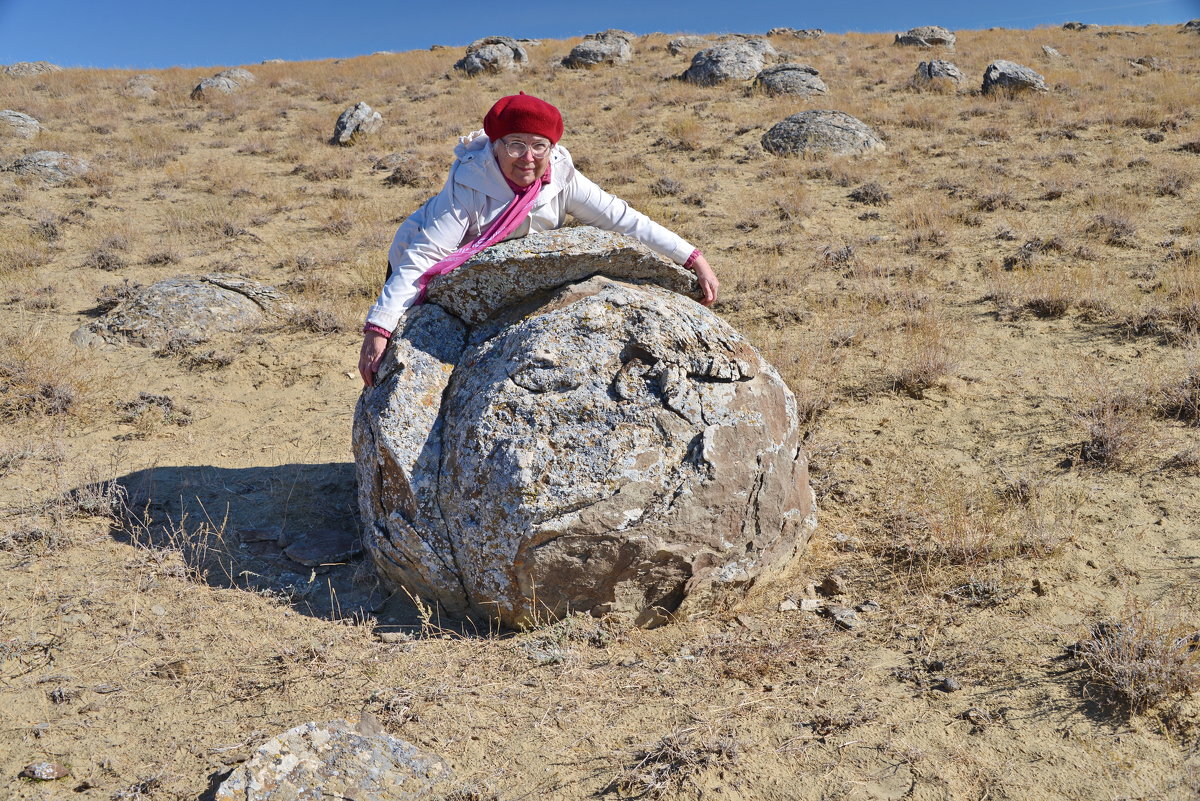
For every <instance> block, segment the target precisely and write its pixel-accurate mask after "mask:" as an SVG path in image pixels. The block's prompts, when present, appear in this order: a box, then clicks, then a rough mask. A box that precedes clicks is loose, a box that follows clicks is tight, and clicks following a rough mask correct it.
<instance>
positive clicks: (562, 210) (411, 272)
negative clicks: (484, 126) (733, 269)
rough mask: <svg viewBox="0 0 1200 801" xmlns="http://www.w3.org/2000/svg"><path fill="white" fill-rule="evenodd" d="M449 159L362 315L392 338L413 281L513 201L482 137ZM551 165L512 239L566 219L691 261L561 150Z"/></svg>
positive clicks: (688, 248) (683, 246) (400, 236)
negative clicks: (446, 173) (437, 188)
mask: <svg viewBox="0 0 1200 801" xmlns="http://www.w3.org/2000/svg"><path fill="white" fill-rule="evenodd" d="M454 155H455V156H456V157H457V160H456V161H455V162H454V164H453V165H452V166H451V167H450V177H449V178H448V179H447V180H446V186H445V187H444V188H443V189H442V191H441V192H439V193H438V194H436V195H434V196H433V197H431V198H430V199H429V200H427V201H425V205H423V206H421V208H419V209H417V210H416V211H415V212H413V214H412V215H411V216H410V217H409V218H408V219H407V220H405V221H404V222H403V223H401V225H400V228H399V230H397V231H396V236H395V238H394V239H393V240H392V247H391V249H390V250H389V251H388V263H389V264H391V265H392V277H391V278H390V279H388V281H387V283H385V284H384V285H383V291H382V292H381V293H380V294H379V298H378V299H377V300H376V301H375V303H374V305H372V306H371V310H370V312H368V314H367V322H368V323H370V324H372V325H377V326H380V327H382V328H386V329H387V330H388V331H393V330H395V328H396V326H397V325H398V324H399V322H400V316H401V315H402V314H403V313H404V311H405V310H406V309H408V308H409V307H410V306H412V305H413V302H414V301H415V300H416V298H417V294H418V289H417V279H419V278H420V277H421V276H422V275H423V274H424V273H425V271H426V270H428V269H429V268H430V267H432V266H433V265H434V264H436V263H437V262H439V261H441V260H442V259H444V258H445V257H446V256H448V255H450V254H451V253H452V252H454V251H455V250H458V248H460V247H462V246H463V245H465V244H466V243H468V242H470V241H472V240H473V239H475V238H476V237H478V236H479V234H480V232H481V231H483V230H485V229H486V228H487V226H488V225H489V224H490V223H491V222H492V220H494V219H495V218H496V217H497V216H499V214H500V212H502V211H503V210H504V208H505V207H506V206H507V205H508V204H509V202H511V201H512V199H513V191H512V189H510V188H509V186H508V183H507V182H506V181H505V180H504V174H503V173H501V172H500V165H499V164H497V163H496V158H495V156H493V155H492V147H491V141H490V140H489V139H488V138H487V137H486V136H484V134H483V131H476V132H474V133H472V134H469V135H467V136H464V137H462V138H461V139H460V140H459V144H458V146H457V147H455V148H454ZM550 165H551V170H550V183H549V184H547V185H546V186H543V187H542V189H541V191H540V192H539V193H538V198H537V200H536V201H535V202H534V205H533V208H532V209H531V210H530V212H529V217H528V218H527V219H526V220H525V222H523V223H522V224H521V225H520V226H518V227H517V229H516V230H515V231H513V233H512V234H511V235H510V236H509V237H508V238H509V239H515V238H517V237H521V236H525V235H526V234H528V233H530V232H531V231H532V232H541V231H550V230H553V229H555V228H560V227H561V226H562V225H563V223H564V221H565V220H566V215H567V214H570V215H571V216H572V217H574V218H575V219H576V220H578V221H579V222H581V223H583V224H585V225H594V226H596V227H598V228H604V229H606V230H608V231H615V232H617V233H621V234H627V235H629V236H632V237H634V238H635V239H637V240H638V241H640V242H642V243H643V244H644V245H646V246H647V247H649V248H650V249H651V250H653V251H655V252H656V253H658V254H660V255H662V256H663V257H665V258H667V259H670V260H671V261H673V262H675V263H676V264H683V263H684V262H685V261H687V259H688V257H689V256H691V255H692V251H693V250H694V249H695V248H693V247H692V245H691V244H689V243H688V242H687V241H685V240H684V239H683V238H682V237H680V236H678V235H676V234H674V233H672V232H671V231H669V230H667V229H666V228H664V227H662V226H661V225H659V224H658V223H656V222H654V221H653V220H651V219H650V218H649V217H647V216H646V215H645V214H642V213H641V212H639V211H636V210H635V209H633V208H632V207H631V206H630V205H629V204H628V203H626V202H625V201H624V200H621V199H620V198H619V197H615V196H613V195H610V194H608V193H607V192H605V191H604V190H602V189H601V188H600V187H598V186H596V184H594V183H592V182H591V181H589V180H588V179H587V178H585V177H584V176H583V174H582V173H580V172H579V171H578V170H576V169H575V165H574V163H572V161H571V154H570V153H568V152H567V149H566V148H565V147H563V146H562V145H555V146H554V149H553V150H552V151H551V154H550Z"/></svg>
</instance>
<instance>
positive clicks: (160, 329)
mask: <svg viewBox="0 0 1200 801" xmlns="http://www.w3.org/2000/svg"><path fill="white" fill-rule="evenodd" d="M286 308H287V302H286V300H285V297H284V295H283V293H281V292H280V291H279V290H277V289H275V288H274V287H271V286H267V285H266V284H260V283H258V282H257V281H250V280H248V279H245V278H239V277H237V276H234V275H229V274H225V273H214V274H212V275H204V276H191V275H183V276H178V277H175V278H168V279H166V280H164V281H159V282H158V283H155V284H151V285H150V286H148V287H146V288H145V289H143V290H141V291H139V292H138V293H137V294H136V295H134V296H133V297H131V298H129V299H128V300H126V301H125V302H123V303H122V304H121V305H120V306H118V307H117V308H115V309H113V310H112V311H110V312H108V313H107V314H105V315H104V316H103V317H101V318H100V319H99V320H95V321H93V322H91V323H88V324H87V325H84V326H81V327H79V328H77V329H76V330H75V332H74V333H73V334H71V341H72V342H74V343H75V344H76V345H79V346H96V345H103V344H108V345H136V346H139V347H143V348H158V347H162V346H163V345H165V344H167V343H168V342H171V341H172V340H179V341H188V342H193V343H195V342H202V341H204V340H206V339H208V338H209V337H211V336H212V335H213V334H215V333H218V332H222V331H240V330H245V329H248V328H253V327H255V326H258V325H262V324H263V323H264V322H266V321H267V320H268V319H269V318H270V317H273V316H275V315H277V314H279V313H280V312H282V311H284V310H285V309H286Z"/></svg>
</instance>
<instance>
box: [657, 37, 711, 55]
mask: <svg viewBox="0 0 1200 801" xmlns="http://www.w3.org/2000/svg"><path fill="white" fill-rule="evenodd" d="M710 44H711V42H710V41H709V40H708V39H705V38H704V37H703V36H676V37H675V38H674V39H672V40H671V41H669V42H667V50H670V51H671V55H673V56H678V55H680V54H681V53H686V52H689V51H692V50H695V49H696V48H697V47H708V45H710Z"/></svg>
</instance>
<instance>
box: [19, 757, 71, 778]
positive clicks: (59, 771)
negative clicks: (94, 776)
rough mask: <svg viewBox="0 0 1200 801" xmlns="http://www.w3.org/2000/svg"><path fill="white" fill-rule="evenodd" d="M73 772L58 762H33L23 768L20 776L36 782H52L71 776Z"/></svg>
mask: <svg viewBox="0 0 1200 801" xmlns="http://www.w3.org/2000/svg"><path fill="white" fill-rule="evenodd" d="M70 775H71V772H70V771H69V770H67V769H66V768H65V767H63V766H62V765H60V764H58V763H57V762H45V761H42V762H31V763H30V764H28V765H26V766H25V767H24V768H22V769H21V774H20V777H21V778H22V779H29V780H30V781H35V782H52V781H54V780H55V779H62V778H65V777H67V776H70Z"/></svg>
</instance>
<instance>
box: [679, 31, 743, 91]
mask: <svg viewBox="0 0 1200 801" xmlns="http://www.w3.org/2000/svg"><path fill="white" fill-rule="evenodd" d="M762 68H763V56H762V53H760V52H759V51H758V50H756V49H754V48H753V47H751V46H750V45H749V44H747V43H746V42H745V41H743V40H737V41H730V42H721V43H719V44H715V45H713V46H712V47H709V48H707V49H705V50H701V51H700V52H699V53H697V54H696V55H694V56H692V64H691V66H690V67H688V68H687V70H686V71H685V72H684V73H683V75H682V76H681V77H682V78H683V80H685V81H688V82H689V83H694V84H698V85H700V86H715V85H716V84H719V83H724V82H726V81H748V80H750V79H751V78H753V77H754V76H756V75H758V73H759V72H761V71H762Z"/></svg>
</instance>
